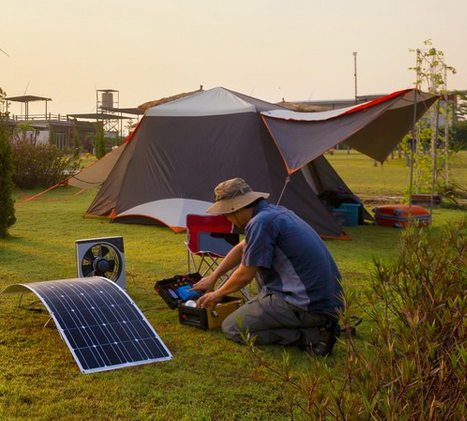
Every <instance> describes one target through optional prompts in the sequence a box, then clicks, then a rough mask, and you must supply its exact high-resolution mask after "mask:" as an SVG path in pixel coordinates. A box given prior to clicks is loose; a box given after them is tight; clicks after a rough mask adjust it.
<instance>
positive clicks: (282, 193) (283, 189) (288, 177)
mask: <svg viewBox="0 0 467 421" xmlns="http://www.w3.org/2000/svg"><path fill="white" fill-rule="evenodd" d="M289 182H290V175H288V176H287V178H286V179H285V183H284V187H283V188H282V191H281V194H280V196H279V199H277V203H276V205H278V204H279V203H280V201H281V200H282V196H283V195H284V192H285V189H286V187H287V184H289Z"/></svg>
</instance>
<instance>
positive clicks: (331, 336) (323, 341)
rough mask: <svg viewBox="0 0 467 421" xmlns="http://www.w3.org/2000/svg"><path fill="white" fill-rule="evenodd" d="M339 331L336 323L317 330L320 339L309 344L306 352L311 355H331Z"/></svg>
mask: <svg viewBox="0 0 467 421" xmlns="http://www.w3.org/2000/svg"><path fill="white" fill-rule="evenodd" d="M339 333H340V327H339V325H338V324H337V323H335V324H333V325H332V326H331V327H330V328H328V329H322V330H320V332H319V339H320V341H319V342H318V343H317V344H310V346H309V347H308V352H309V353H310V354H311V355H317V356H320V357H325V356H327V355H331V353H332V348H333V347H334V344H335V343H336V341H337V338H338V336H339Z"/></svg>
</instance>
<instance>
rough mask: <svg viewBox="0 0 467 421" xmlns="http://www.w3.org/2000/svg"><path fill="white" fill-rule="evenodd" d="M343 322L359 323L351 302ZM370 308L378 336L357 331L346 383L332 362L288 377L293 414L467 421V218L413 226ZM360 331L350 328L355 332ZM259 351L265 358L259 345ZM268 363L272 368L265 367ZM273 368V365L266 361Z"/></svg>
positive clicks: (378, 271) (381, 273) (384, 269)
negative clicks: (360, 338)
mask: <svg viewBox="0 0 467 421" xmlns="http://www.w3.org/2000/svg"><path fill="white" fill-rule="evenodd" d="M346 301H347V302H346V314H344V315H343V317H342V321H343V324H344V325H345V326H348V325H349V316H348V314H350V312H351V311H350V310H351V305H352V303H354V301H355V299H354V298H350V299H349V297H347V300H346ZM367 303H368V304H366V305H365V311H366V313H367V318H368V319H369V320H370V321H371V323H372V330H371V332H370V333H369V336H370V337H369V338H365V339H366V341H365V343H364V345H363V346H362V347H357V346H356V343H355V341H354V338H353V337H352V335H351V334H348V335H347V337H346V338H345V339H344V341H345V343H346V345H347V359H346V361H345V362H344V364H343V366H344V367H345V369H344V370H343V374H342V378H334V377H333V376H332V373H335V371H332V370H330V369H329V366H328V365H327V361H326V360H324V361H323V360H317V359H314V360H313V361H312V369H311V370H310V373H306V374H304V373H301V374H300V376H299V379H298V380H296V379H293V376H292V375H291V368H290V364H289V362H288V360H287V359H285V360H284V361H285V364H284V368H283V371H282V372H280V373H279V372H278V371H277V370H274V371H275V372H276V374H279V375H280V378H281V379H282V381H283V383H284V385H285V388H284V391H285V392H284V399H285V400H286V403H288V405H289V407H290V408H291V414H292V415H293V414H294V413H295V414H297V412H298V413H299V414H300V419H302V418H303V416H304V417H305V418H306V419H308V420H317V419H325V420H375V421H376V420H397V421H404V420H407V421H409V420H426V421H438V420H453V421H454V420H466V419H467V416H466V414H467V399H466V396H467V219H466V220H463V221H460V222H459V223H458V224H457V225H454V226H446V227H444V229H443V232H442V233H441V234H438V235H435V233H434V232H433V231H432V230H430V229H427V228H425V229H417V227H412V228H411V229H408V230H406V231H405V232H403V234H402V244H401V250H400V255H399V257H398V259H397V260H396V261H395V262H390V263H388V262H384V261H382V260H379V261H375V272H374V274H373V276H372V280H371V290H370V291H369V292H368V294H367ZM347 330H348V331H350V330H349V329H347ZM249 345H250V349H252V351H253V353H254V354H255V355H258V352H257V350H256V349H255V348H254V341H252V340H251V339H250V340H249ZM260 362H261V363H263V364H264V361H263V360H261V358H260ZM266 366H267V367H269V368H271V367H270V366H268V364H267V363H266Z"/></svg>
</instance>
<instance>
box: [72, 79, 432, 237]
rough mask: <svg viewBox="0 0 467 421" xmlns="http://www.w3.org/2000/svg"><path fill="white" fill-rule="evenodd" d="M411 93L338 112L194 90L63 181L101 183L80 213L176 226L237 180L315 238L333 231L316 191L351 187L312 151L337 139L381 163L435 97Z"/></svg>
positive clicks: (336, 230)
mask: <svg viewBox="0 0 467 421" xmlns="http://www.w3.org/2000/svg"><path fill="white" fill-rule="evenodd" d="M414 92H415V91H413V90H406V91H400V92H396V93H394V94H392V95H388V96H386V97H382V98H380V99H378V100H375V101H371V102H369V103H366V104H362V105H358V106H355V107H350V108H347V109H343V110H335V111H331V112H324V113H299V112H294V111H289V110H286V109H284V108H282V107H280V106H278V105H275V104H270V103H268V102H265V101H261V100H259V99H256V98H252V97H249V96H247V95H243V94H239V93H236V92H233V91H229V90H227V89H224V88H214V89H211V90H208V91H201V92H199V93H195V94H193V95H191V96H186V97H183V98H181V99H177V100H175V101H172V102H169V103H164V104H162V105H159V106H156V107H153V108H149V109H148V110H147V111H146V114H145V116H144V117H143V119H142V120H141V122H140V123H139V125H138V127H137V128H136V129H135V130H134V132H133V133H132V135H131V136H130V137H129V138H128V139H127V140H126V141H125V143H124V144H123V145H122V146H120V147H119V148H118V149H116V150H114V151H112V152H111V153H109V154H108V155H106V156H105V157H104V158H103V159H101V160H99V161H97V162H96V163H95V164H94V165H92V166H90V167H89V169H87V170H84V171H82V172H80V173H78V174H77V175H76V176H74V177H73V178H72V179H70V180H69V184H70V185H76V186H79V187H81V188H87V187H92V186H96V185H98V184H101V183H102V187H101V189H100V191H99V193H98V194H97V196H96V198H95V199H94V201H93V202H92V204H91V205H90V207H89V209H88V211H87V215H101V216H107V217H110V218H112V219H114V220H116V221H122V222H138V223H142V222H148V220H152V221H154V220H155V221H160V222H162V223H164V224H166V225H168V226H170V227H171V228H172V229H173V230H174V231H180V230H183V229H184V228H185V226H186V224H185V219H186V215H187V214H188V213H204V211H205V210H206V209H207V208H208V207H209V206H210V204H211V203H212V201H213V199H214V197H213V196H214V194H213V189H214V187H215V186H216V185H217V184H218V183H219V182H221V181H224V180H227V179H229V178H233V177H242V178H244V179H245V180H246V181H247V182H248V183H249V184H250V185H251V186H252V188H253V189H255V190H258V191H266V192H269V193H270V194H271V196H270V200H271V202H273V203H276V202H278V201H280V204H282V205H284V206H286V207H288V208H290V209H292V210H294V211H295V212H296V213H297V214H298V215H299V216H300V217H302V218H303V219H304V220H306V221H307V222H308V223H309V224H310V225H312V226H313V227H314V228H315V230H316V231H317V232H318V233H319V234H320V235H321V236H323V237H341V236H342V230H341V228H340V226H339V225H338V224H337V222H336V221H335V220H334V219H333V217H332V215H331V213H330V212H329V209H327V208H326V207H325V206H324V205H323V203H322V201H321V200H320V199H319V195H320V194H322V193H323V191H324V190H326V189H335V188H338V189H339V190H340V191H345V192H346V193H348V194H351V192H350V190H349V189H348V187H347V186H346V185H345V183H344V182H343V181H342V180H341V179H340V177H338V176H337V174H336V173H335V171H334V170H333V169H332V167H331V166H330V165H329V164H328V163H327V161H326V160H325V158H324V157H323V156H322V154H323V153H324V152H325V151H326V150H328V149H329V148H331V147H333V146H336V145H337V144H339V143H342V142H344V141H345V142H346V143H347V144H348V145H349V146H351V147H355V149H358V150H359V151H361V152H363V153H366V154H368V155H369V156H372V157H374V158H375V159H379V160H384V159H385V158H386V156H387V155H388V154H389V153H390V151H391V150H392V149H393V147H394V146H395V145H396V144H397V143H398V142H399V141H400V140H401V139H402V137H403V136H404V135H405V134H406V133H407V132H408V131H409V129H410V128H411V123H412V122H413V121H414V118H416V119H418V118H419V117H420V116H421V115H422V114H423V113H424V112H425V111H426V110H427V108H428V107H429V105H431V103H433V102H434V101H435V100H436V97H435V96H431V95H427V94H422V93H420V92H417V95H412V97H411V96H410V95H411V94H414ZM414 104H416V107H415V109H416V115H415V114H414ZM414 116H415V117H414ZM106 174H107V175H106ZM326 180H327V181H326Z"/></svg>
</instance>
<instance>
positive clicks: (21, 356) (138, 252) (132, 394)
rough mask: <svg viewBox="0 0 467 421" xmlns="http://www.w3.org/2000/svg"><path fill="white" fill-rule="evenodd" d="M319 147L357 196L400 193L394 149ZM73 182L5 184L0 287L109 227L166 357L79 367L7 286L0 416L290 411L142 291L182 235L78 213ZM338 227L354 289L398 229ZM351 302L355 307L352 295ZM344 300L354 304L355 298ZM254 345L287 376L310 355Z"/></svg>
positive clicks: (334, 247) (461, 172) (264, 381)
mask: <svg viewBox="0 0 467 421" xmlns="http://www.w3.org/2000/svg"><path fill="white" fill-rule="evenodd" d="M327 157H328V158H329V160H330V162H331V163H332V165H333V166H334V167H335V168H336V169H337V171H338V173H339V174H340V175H341V176H342V178H343V179H344V180H345V181H346V183H347V184H348V185H349V187H350V188H351V189H352V190H354V192H355V193H356V194H358V195H361V197H363V198H373V199H375V200H376V201H377V199H378V198H381V197H389V196H393V197H400V196H402V192H403V190H404V189H405V188H406V186H407V183H408V176H409V169H408V167H406V166H405V160H404V159H398V158H395V159H391V158H390V159H389V161H388V162H386V163H385V165H384V166H383V167H381V166H377V167H375V166H374V165H373V160H371V159H369V158H366V157H363V156H362V155H360V154H357V153H355V152H353V151H352V152H351V153H350V154H349V155H348V154H347V153H346V152H345V151H339V152H337V153H335V154H334V155H332V156H330V155H329V156H328V155H327ZM452 173H453V175H454V176H455V177H457V180H458V182H459V183H461V184H462V185H463V186H466V185H467V153H463V154H461V155H459V157H458V158H457V159H456V162H455V165H454V167H453V169H452ZM77 192H78V191H77V190H76V189H73V188H68V187H61V188H58V189H55V190H54V191H52V192H49V193H47V194H45V195H42V196H40V197H38V198H37V199H36V200H34V201H29V202H25V199H26V198H28V197H31V196H32V195H33V194H35V193H37V192H31V191H22V192H19V191H18V192H17V194H16V204H17V209H16V216H17V222H16V224H15V225H14V226H13V227H12V228H11V230H10V233H11V237H10V238H8V239H0V290H3V289H4V288H5V287H6V286H8V285H11V284H15V283H26V282H32V281H44V280H53V279H67V278H74V277H76V262H75V260H76V258H75V240H77V239H82V238H94V237H106V236H115V235H121V236H123V238H124V242H125V262H126V277H127V292H128V294H129V295H130V296H131V297H132V299H133V300H134V301H135V302H136V304H137V305H138V306H139V308H140V309H141V310H142V311H143V312H144V313H145V315H146V317H147V318H148V320H149V321H150V323H151V324H152V325H153V326H154V328H155V329H156V331H157V332H158V334H159V335H160V337H161V338H162V340H163V341H164V343H165V344H166V345H167V347H168V348H169V350H170V351H171V353H172V354H173V356H174V358H173V359H172V360H171V361H167V362H160V363H155V364H149V365H141V366H137V367H131V368H124V369H120V370H114V371H108V372H102V373H95V374H87V375H83V374H81V373H80V371H79V369H78V366H77V365H76V363H75V362H74V359H73V357H72V355H71V353H70V352H69V350H68V347H67V346H66V344H65V342H64V341H63V340H62V339H61V337H60V335H59V333H58V331H57V329H56V327H55V325H54V324H53V323H48V324H47V325H46V326H44V325H45V324H46V323H47V321H48V319H49V314H48V312H47V311H42V312H37V311H28V310H26V309H24V308H20V307H19V304H20V301H19V298H20V296H19V295H8V296H4V295H1V296H0V311H1V314H2V318H1V321H0V364H1V370H0V420H1V421H3V420H287V419H290V415H289V413H288V410H287V406H286V403H285V401H284V399H283V393H284V388H283V385H282V383H281V382H280V381H279V380H278V378H277V377H276V376H275V375H274V374H273V373H272V372H271V371H269V370H266V369H265V368H264V367H262V366H260V365H258V363H257V362H256V361H255V359H254V358H252V355H251V353H250V351H249V350H248V348H247V347H246V346H242V345H236V344H234V343H231V342H229V341H227V340H226V339H224V338H223V336H222V334H221V332H220V331H219V330H213V331H201V330H198V329H195V328H192V327H189V326H184V325H181V324H179V323H178V314H177V312H176V311H175V310H170V309H169V308H168V307H167V305H166V304H165V303H164V302H163V301H162V299H161V298H160V297H159V296H158V295H157V294H156V292H155V291H154V283H155V282H156V281H157V280H160V279H163V278H166V277H172V276H174V275H175V274H180V273H186V271H187V252H186V249H185V245H184V240H185V235H184V234H174V233H173V232H172V231H171V230H169V229H168V228H165V227H156V226H139V225H125V224H110V223H108V221H107V220H103V219H98V218H83V214H84V212H85V210H86V208H87V206H88V205H89V204H90V202H91V200H92V198H93V197H94V195H95V191H86V192H83V193H80V194H78V195H76V193H77ZM368 210H370V211H371V206H368ZM464 215H465V211H462V210H456V209H446V208H435V209H434V211H433V227H434V229H438V228H439V227H440V226H441V225H443V224H445V223H446V222H447V223H451V222H453V221H455V220H457V219H459V218H461V217H463V216H464ZM346 232H347V233H348V234H349V235H350V237H351V238H352V240H351V241H338V240H332V241H326V244H327V245H328V247H329V248H330V250H331V252H332V253H333V255H334V256H335V258H336V261H337V263H338V265H339V267H340V269H341V271H342V274H343V277H344V281H343V282H344V288H345V289H346V290H347V291H352V292H354V293H355V294H357V297H362V293H363V291H364V290H366V289H367V288H368V279H369V276H370V274H371V272H372V270H373V259H374V258H375V257H383V258H384V259H391V258H392V257H393V256H395V255H396V253H397V246H398V244H399V238H400V232H401V231H400V230H398V229H395V228H385V227H378V226H375V225H366V226H359V227H356V228H348V229H347V228H346ZM34 301H37V297H36V296H35V295H34V294H26V295H25V296H24V297H23V298H22V301H21V304H22V305H25V304H30V303H33V302H34ZM357 304H359V305H361V306H362V307H364V306H365V303H364V301H363V298H360V299H359V302H358V303H357ZM34 307H35V308H37V307H38V304H35V305H34ZM354 307H356V311H357V313H358V311H359V307H358V306H356V305H354ZM39 308H40V306H39ZM358 329H359V331H358V336H357V339H356V341H357V345H359V344H360V345H361V344H362V343H363V342H364V341H365V337H366V332H367V331H368V329H370V326H369V325H368V322H367V321H366V320H365V319H364V321H363V323H362V325H361V326H359V328H358ZM261 350H262V351H263V356H264V358H265V359H266V360H267V361H268V362H269V363H270V364H271V365H272V366H273V367H280V366H281V364H282V358H283V352H284V350H286V351H287V352H288V354H289V355H290V360H291V363H292V366H293V370H294V372H293V375H294V376H297V375H298V374H300V373H306V372H307V371H308V370H309V369H310V368H311V366H312V364H311V362H310V357H309V356H308V355H307V354H305V353H303V352H301V351H299V350H298V349H296V348H292V347H291V348H282V347H279V346H265V347H261ZM345 352H346V351H345V346H344V345H343V344H337V345H336V347H335V352H334V353H333V355H332V356H331V357H330V358H329V359H328V360H327V364H328V365H329V367H330V370H331V373H333V375H334V377H335V378H339V376H340V373H341V372H342V369H343V367H342V364H343V363H344V361H345V359H344V358H343V356H344V355H345ZM310 375H312V373H311V374H310Z"/></svg>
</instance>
